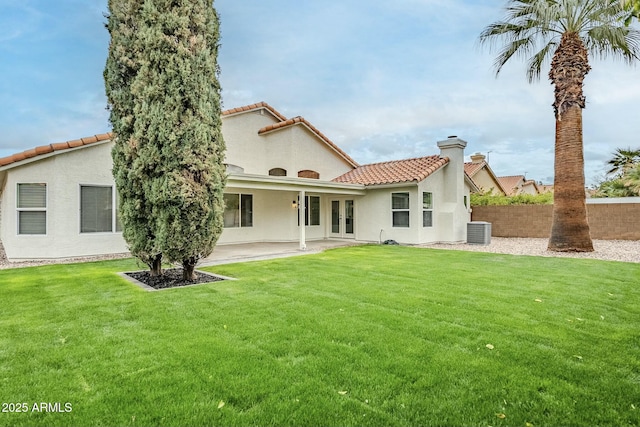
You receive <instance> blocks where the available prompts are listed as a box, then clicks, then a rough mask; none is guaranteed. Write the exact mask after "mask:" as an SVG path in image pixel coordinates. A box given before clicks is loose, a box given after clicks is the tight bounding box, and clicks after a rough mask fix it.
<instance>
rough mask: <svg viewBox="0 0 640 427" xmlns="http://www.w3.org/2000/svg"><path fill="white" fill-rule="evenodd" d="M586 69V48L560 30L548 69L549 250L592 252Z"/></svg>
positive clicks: (575, 37)
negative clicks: (551, 114) (552, 139)
mask: <svg viewBox="0 0 640 427" xmlns="http://www.w3.org/2000/svg"><path fill="white" fill-rule="evenodd" d="M590 69H591V67H590V66H589V60H588V56H587V50H586V49H585V47H584V43H583V42H582V40H581V39H580V37H579V36H578V34H576V33H565V34H563V35H562V39H561V40H560V45H559V46H558V49H557V50H556V52H555V54H554V55H553V60H552V61H551V71H550V72H549V79H550V80H551V82H552V83H553V85H554V86H555V100H554V103H553V107H554V110H555V114H556V143H555V163H554V169H555V178H554V185H553V187H554V190H553V192H554V195H553V200H554V202H553V224H552V226H551V238H550V239H549V246H548V249H549V250H551V251H562V252H567V251H573V252H593V243H592V241H591V235H590V233H589V222H588V221H587V205H586V198H587V197H586V191H585V188H584V149H583V141H582V109H583V108H584V107H585V97H584V94H583V91H582V84H583V81H584V77H585V76H586V75H587V73H588V72H589V70H590Z"/></svg>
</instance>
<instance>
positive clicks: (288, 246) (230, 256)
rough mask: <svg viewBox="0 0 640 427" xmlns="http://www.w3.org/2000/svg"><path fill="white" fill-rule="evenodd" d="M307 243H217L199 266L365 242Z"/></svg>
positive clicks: (317, 250)
mask: <svg viewBox="0 0 640 427" xmlns="http://www.w3.org/2000/svg"><path fill="white" fill-rule="evenodd" d="M306 243H307V249H306V250H300V248H299V243H298V242H256V243H239V244H227V245H217V246H216V248H215V249H214V251H213V253H212V254H211V255H209V257H207V258H205V259H203V260H201V261H200V262H199V263H198V267H203V266H208V265H219V264H231V263H235V262H244V261H257V260H263V259H272V258H285V257H291V256H298V255H308V254H313V253H318V252H322V251H325V250H327V249H333V248H339V247H343V246H354V245H361V244H363V243H362V242H356V241H355V240H339V239H325V240H311V241H307V242H306Z"/></svg>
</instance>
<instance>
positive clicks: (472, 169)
mask: <svg viewBox="0 0 640 427" xmlns="http://www.w3.org/2000/svg"><path fill="white" fill-rule="evenodd" d="M485 165H487V162H485V161H484V160H483V161H481V162H479V163H475V162H466V163H465V164H464V171H465V172H466V173H467V175H469V176H470V177H471V178H473V175H475V174H477V173H478V172H480V170H482V168H484V167H485Z"/></svg>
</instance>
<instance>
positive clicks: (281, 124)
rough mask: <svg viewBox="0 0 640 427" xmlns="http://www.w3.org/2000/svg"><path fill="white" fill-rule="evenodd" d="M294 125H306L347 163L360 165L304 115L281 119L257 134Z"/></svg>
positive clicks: (354, 165) (355, 165) (355, 166)
mask: <svg viewBox="0 0 640 427" xmlns="http://www.w3.org/2000/svg"><path fill="white" fill-rule="evenodd" d="M295 125H302V126H304V127H306V128H307V129H308V130H309V131H311V132H312V133H313V134H314V135H316V136H317V137H318V138H320V139H321V140H322V141H323V142H324V143H325V144H327V145H328V146H329V147H330V148H331V149H332V150H333V151H335V152H336V153H337V154H338V155H339V156H340V157H342V158H343V159H344V160H346V161H347V163H349V164H350V165H351V166H353V167H354V168H357V167H358V166H360V165H359V163H358V162H356V161H355V160H353V159H352V158H351V157H350V156H349V155H348V154H347V153H345V152H344V151H342V149H340V147H338V146H337V145H336V144H334V143H333V142H332V141H331V140H330V139H329V138H327V136H326V135H325V134H323V133H322V132H320V131H319V130H318V129H317V128H316V127H315V126H313V125H312V124H311V123H309V122H308V121H307V120H306V119H305V118H304V117H300V116H297V117H294V118H292V119H288V120H283V121H281V122H278V123H274V124H272V125H269V126H265V127H263V128H262V129H260V130H259V131H258V135H264V134H267V133H270V132H275V131H278V130H281V129H285V128H288V127H291V126H295Z"/></svg>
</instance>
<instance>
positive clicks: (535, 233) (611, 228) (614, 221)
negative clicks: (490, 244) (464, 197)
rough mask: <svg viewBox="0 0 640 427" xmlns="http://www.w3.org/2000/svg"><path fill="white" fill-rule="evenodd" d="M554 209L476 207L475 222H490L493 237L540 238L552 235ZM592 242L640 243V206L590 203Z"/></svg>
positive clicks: (474, 211)
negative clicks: (623, 241)
mask: <svg viewBox="0 0 640 427" xmlns="http://www.w3.org/2000/svg"><path fill="white" fill-rule="evenodd" d="M552 211H553V206H551V205H519V206H474V207H473V213H472V220H473V221H487V222H490V223H491V235H492V236H494V237H540V238H548V237H549V236H550V234H551V222H552ZM587 215H588V220H589V229H590V231H591V237H592V238H593V239H603V240H640V221H638V218H640V203H597V204H587Z"/></svg>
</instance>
